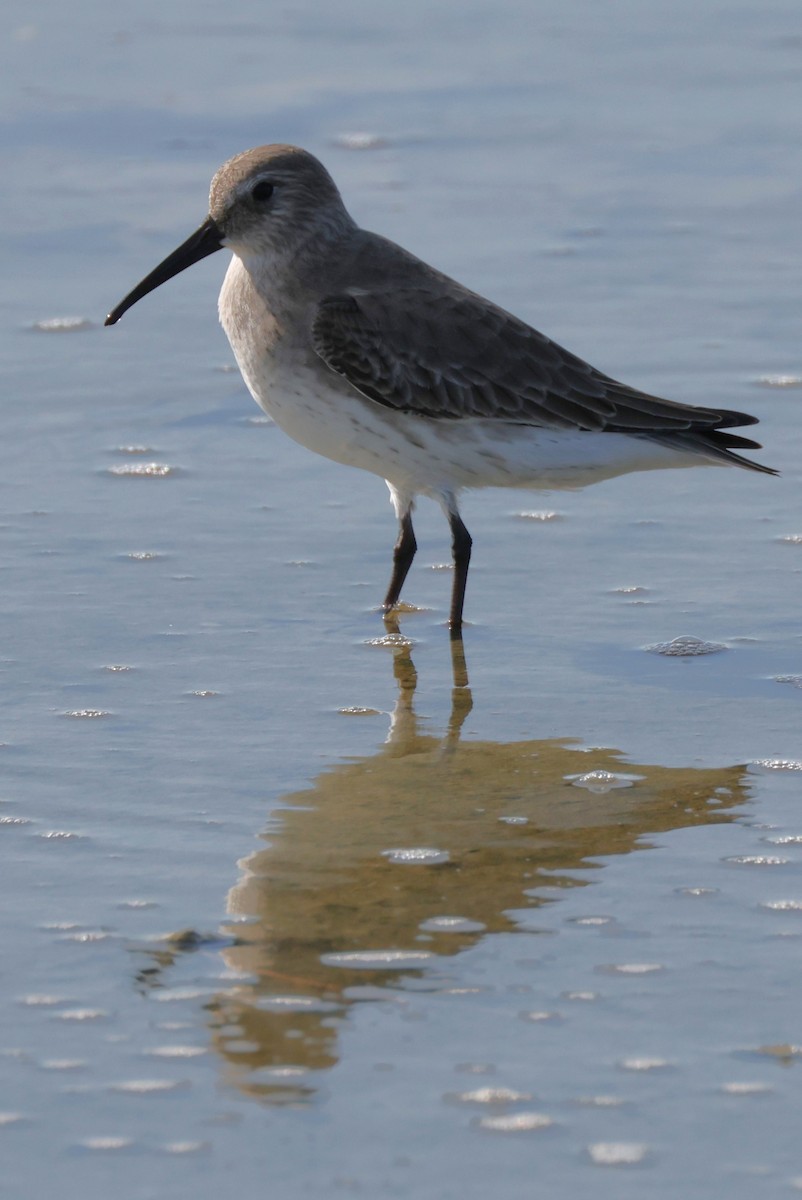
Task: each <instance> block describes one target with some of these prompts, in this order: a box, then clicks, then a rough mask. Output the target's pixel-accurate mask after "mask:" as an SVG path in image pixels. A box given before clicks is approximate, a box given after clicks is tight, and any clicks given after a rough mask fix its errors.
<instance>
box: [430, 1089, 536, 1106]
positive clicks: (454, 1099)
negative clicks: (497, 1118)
mask: <svg viewBox="0 0 802 1200" xmlns="http://www.w3.org/2000/svg"><path fill="white" fill-rule="evenodd" d="M443 1099H444V1100H448V1101H449V1102H450V1103H456V1104H487V1105H494V1104H525V1103H526V1102H527V1101H531V1100H533V1099H534V1096H532V1094H531V1093H530V1092H519V1091H516V1089H515V1088H508V1087H481V1088H472V1089H471V1090H470V1091H467V1092H447V1093H446V1094H445V1096H444V1097H443Z"/></svg>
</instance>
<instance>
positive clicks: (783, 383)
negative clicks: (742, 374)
mask: <svg viewBox="0 0 802 1200" xmlns="http://www.w3.org/2000/svg"><path fill="white" fill-rule="evenodd" d="M754 382H755V384H756V385H757V386H758V387H765V388H798V387H802V376H800V375H781V374H776V375H758V377H757V379H755V381H754Z"/></svg>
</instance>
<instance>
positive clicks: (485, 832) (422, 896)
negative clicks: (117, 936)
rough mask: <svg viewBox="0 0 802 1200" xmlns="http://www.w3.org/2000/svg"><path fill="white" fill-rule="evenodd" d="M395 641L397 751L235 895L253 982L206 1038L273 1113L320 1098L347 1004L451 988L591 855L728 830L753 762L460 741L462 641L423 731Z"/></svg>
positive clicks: (319, 785)
mask: <svg viewBox="0 0 802 1200" xmlns="http://www.w3.org/2000/svg"><path fill="white" fill-rule="evenodd" d="M386 640H387V642H388V645H390V647H391V650H392V657H393V667H394V672H395V678H396V682H397V687H398V696H397V701H396V706H395V711H394V713H393V715H392V722H391V729H390V734H389V736H388V738H387V741H386V742H385V743H384V744H383V745H382V746H381V747H380V749H378V750H377V751H376V752H375V753H373V754H371V755H369V756H367V757H365V758H360V759H356V760H349V761H347V762H343V763H339V764H337V765H335V766H332V767H330V768H329V769H327V770H325V771H324V772H322V774H321V775H320V776H318V778H317V779H316V780H315V781H314V783H313V785H312V786H311V787H309V788H308V789H306V790H304V791H302V792H297V793H294V794H292V795H288V796H287V797H286V798H285V805H283V806H282V809H281V811H280V813H279V814H278V817H277V818H276V820H275V824H274V826H273V827H271V829H270V830H269V832H268V833H267V834H265V835H264V836H265V837H266V839H267V844H266V845H265V847H264V848H263V849H260V850H257V851H256V852H255V853H253V854H252V855H250V856H249V857H248V858H247V859H245V860H243V862H241V863H240V867H241V870H242V876H241V878H240V880H239V882H238V883H237V884H236V885H235V886H234V887H233V888H232V889H231V892H230V894H229V897H228V911H229V913H230V914H231V916H232V918H236V920H235V921H233V922H232V924H231V927H230V929H229V930H228V931H227V932H228V933H229V934H230V935H231V941H230V943H229V944H227V945H226V946H225V948H224V949H223V951H222V952H223V955H224V958H225V961H226V965H227V968H228V969H229V970H230V971H232V972H234V973H235V976H236V975H240V976H241V977H242V978H243V982H241V983H238V984H235V986H233V987H232V988H231V989H230V990H227V991H224V992H222V991H221V992H220V994H218V996H217V997H216V998H215V1000H214V1002H213V1003H212V1005H211V1006H210V1012H211V1019H212V1023H213V1040H214V1044H215V1047H216V1049H217V1051H218V1052H219V1053H220V1055H221V1056H222V1057H223V1059H224V1061H225V1063H226V1074H227V1076H228V1077H229V1081H230V1082H231V1083H233V1084H235V1085H236V1086H237V1087H239V1088H241V1089H242V1090H244V1091H246V1092H247V1093H248V1094H250V1095H254V1096H260V1097H263V1098H264V1099H266V1100H270V1101H274V1102H280V1101H287V1100H290V1101H297V1100H298V1099H300V1098H303V1096H304V1095H311V1094H313V1093H314V1090H315V1088H316V1086H317V1082H318V1076H317V1075H316V1072H319V1071H321V1070H324V1069H325V1068H328V1067H331V1066H332V1065H334V1063H335V1062H336V1061H337V1058H338V1029H339V1026H340V1024H341V1022H342V1020H344V1019H345V1018H346V1015H347V1011H348V1008H349V1006H350V1005H352V1004H354V1003H357V1002H359V1001H364V1000H368V999H375V998H377V997H381V996H389V995H392V994H396V995H397V994H398V992H397V989H399V988H404V987H409V986H415V987H431V988H448V987H449V986H453V984H454V979H453V978H451V979H449V971H450V970H451V969H453V968H455V967H456V968H457V971H459V967H458V966H457V963H456V962H455V956H457V955H458V954H459V953H460V951H462V950H464V949H465V948H467V947H469V946H471V945H473V944H474V943H475V942H476V941H477V940H478V939H479V938H483V937H488V936H491V935H492V934H493V933H495V932H497V931H502V930H507V931H509V930H512V929H515V928H516V917H515V913H516V910H517V913H518V916H519V917H520V915H521V910H523V909H526V908H531V907H533V906H537V905H538V904H542V903H543V902H544V901H543V898H542V896H539V894H538V889H540V890H541V891H542V889H543V888H544V887H548V888H549V889H550V891H551V896H552V898H553V896H554V891H553V889H554V888H555V887H559V886H560V885H561V884H562V885H563V886H576V885H577V884H578V883H580V882H581V880H582V872H583V871H585V872H586V871H588V870H593V869H599V868H598V864H593V863H592V862H591V861H590V860H594V859H598V858H599V857H602V856H608V855H612V854H624V853H627V852H629V851H631V850H633V849H636V848H638V847H639V846H640V847H643V845H644V843H643V841H642V840H641V839H643V837H644V835H648V834H653V833H658V832H661V831H664V830H669V829H676V828H681V827H686V826H690V825H696V824H708V823H710V822H712V821H720V820H726V819H731V812H732V809H733V808H734V807H735V806H737V805H738V804H740V803H741V802H743V800H744V799H745V791H744V785H745V778H744V770H743V768H742V767H737V766H733V767H724V768H716V769H705V770H697V769H694V768H684V767H681V768H674V767H670V768H669V767H658V766H648V765H642V764H637V765H635V764H632V763H629V762H625V761H624V758H623V755H622V753H621V752H620V751H617V750H599V749H593V750H586V749H583V748H581V747H580V746H579V744H578V743H577V742H575V741H574V740H572V739H548V740H531V741H519V742H509V743H499V742H491V741H479V740H470V739H467V738H461V736H460V735H461V730H462V726H463V723H464V721H465V718H466V716H467V715H468V713H469V712H470V711H471V705H472V700H471V693H470V690H469V688H468V679H467V670H466V667H465V660H464V657H463V651H462V643H461V641H459V640H456V641H454V642H453V643H452V656H453V664H454V688H453V692H452V711H451V717H450V721H449V725H448V729H447V730H446V731H445V733H444V734H443V735H442V736H435V735H433V734H431V733H424V732H422V730H421V727H420V724H419V720H418V718H417V716H416V714H415V709H414V693H415V684H416V673H415V668H414V666H413V663H412V659H411V654H410V648H409V645H408V644H406V643H405V642H404V640H403V638H401V637H400V635H399V633H398V630H397V627H391V628H390V633H389V636H388V638H387V639H386ZM243 919H245V920H243ZM399 952H404V953H399ZM162 965H164V963H163V964H162ZM459 979H460V981H461V982H463V983H464V982H465V980H464V977H463V976H462V975H460V976H459ZM413 981H414V983H413Z"/></svg>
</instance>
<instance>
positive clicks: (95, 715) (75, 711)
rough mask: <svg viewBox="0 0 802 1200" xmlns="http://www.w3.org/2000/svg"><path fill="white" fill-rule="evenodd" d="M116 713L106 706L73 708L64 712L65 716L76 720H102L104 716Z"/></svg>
mask: <svg viewBox="0 0 802 1200" xmlns="http://www.w3.org/2000/svg"><path fill="white" fill-rule="evenodd" d="M113 715H114V714H113V713H111V712H109V711H108V710H107V709H105V708H71V709H67V711H66V712H64V713H62V716H64V717H71V718H72V719H73V720H76V721H100V720H102V719H103V718H104V717H111V716H113Z"/></svg>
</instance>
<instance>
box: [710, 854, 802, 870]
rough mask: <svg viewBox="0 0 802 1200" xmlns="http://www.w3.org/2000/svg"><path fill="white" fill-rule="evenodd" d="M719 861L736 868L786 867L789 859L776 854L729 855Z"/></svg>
mask: <svg viewBox="0 0 802 1200" xmlns="http://www.w3.org/2000/svg"><path fill="white" fill-rule="evenodd" d="M721 861H722V862H725V863H732V864H733V865H734V866H736V867H787V866H788V864H789V862H790V859H787V858H780V857H779V856H778V855H776V854H730V855H728V856H727V857H726V858H722V860H721Z"/></svg>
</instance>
